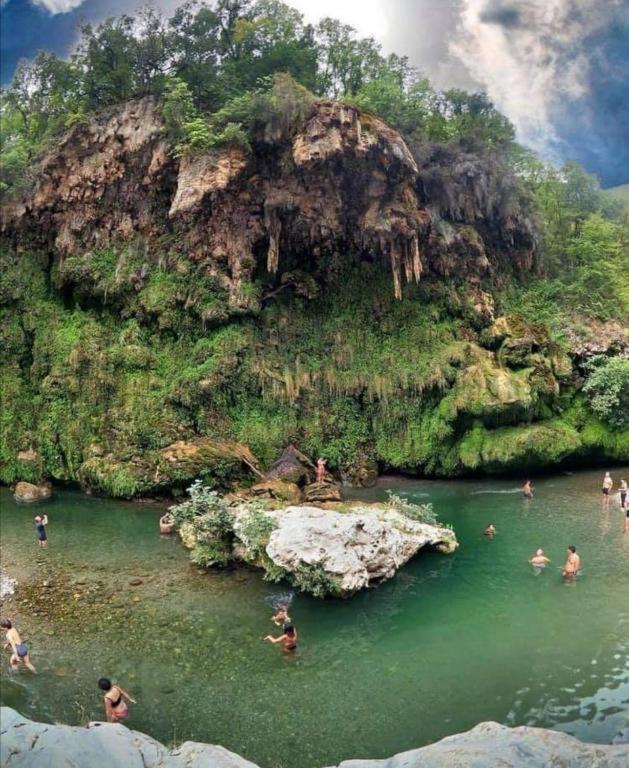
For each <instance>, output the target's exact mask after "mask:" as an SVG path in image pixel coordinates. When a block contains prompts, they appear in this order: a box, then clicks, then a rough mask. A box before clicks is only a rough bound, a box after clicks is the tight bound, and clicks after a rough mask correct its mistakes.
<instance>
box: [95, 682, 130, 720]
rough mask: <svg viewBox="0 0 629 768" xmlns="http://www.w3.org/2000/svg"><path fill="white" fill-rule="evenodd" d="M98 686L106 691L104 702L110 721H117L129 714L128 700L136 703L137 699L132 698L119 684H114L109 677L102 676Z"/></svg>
mask: <svg viewBox="0 0 629 768" xmlns="http://www.w3.org/2000/svg"><path fill="white" fill-rule="evenodd" d="M98 687H99V688H100V689H101V691H105V695H104V696H103V702H104V704H105V715H106V717H107V722H108V723H117V722H119V721H120V720H124V719H125V718H126V717H128V716H129V707H128V706H127V702H128V701H129V702H131V703H132V704H135V703H136V702H135V699H132V698H131V696H129V694H128V693H127V692H126V691H125V690H124V689H123V688H121V687H120V686H119V685H114V684H113V683H112V682H111V680H109V679H108V678H107V677H101V678H100V680H99V681H98Z"/></svg>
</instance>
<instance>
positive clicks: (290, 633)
mask: <svg viewBox="0 0 629 768" xmlns="http://www.w3.org/2000/svg"><path fill="white" fill-rule="evenodd" d="M282 630H283V633H282V634H281V635H280V636H279V637H272V636H271V635H267V636H266V637H265V638H264V639H265V640H268V641H269V642H270V643H273V644H275V643H281V644H282V650H283V651H286V652H287V653H292V652H293V651H296V650H297V630H296V629H295V627H294V626H293V625H292V624H291V622H290V621H287V622H286V623H285V624H284V626H283V627H282Z"/></svg>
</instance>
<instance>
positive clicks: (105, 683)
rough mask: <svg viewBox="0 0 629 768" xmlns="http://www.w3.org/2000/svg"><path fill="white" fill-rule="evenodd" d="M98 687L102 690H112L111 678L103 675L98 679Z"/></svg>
mask: <svg viewBox="0 0 629 768" xmlns="http://www.w3.org/2000/svg"><path fill="white" fill-rule="evenodd" d="M98 687H99V688H100V689H101V690H102V691H110V690H111V680H110V679H109V678H107V677H101V678H100V680H99V681H98Z"/></svg>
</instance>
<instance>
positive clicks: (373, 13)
mask: <svg viewBox="0 0 629 768" xmlns="http://www.w3.org/2000/svg"><path fill="white" fill-rule="evenodd" d="M287 1H288V4H289V5H292V6H293V7H294V8H297V9H298V10H299V11H301V12H302V13H303V14H304V17H305V19H306V21H307V22H308V23H310V24H316V23H317V22H318V21H319V20H320V19H323V18H325V17H326V16H331V17H332V18H333V19H339V20H340V21H342V22H344V23H345V24H349V25H350V26H352V27H354V29H356V30H357V31H358V32H359V33H360V34H361V35H364V36H367V37H370V36H373V37H375V38H377V39H378V40H382V38H383V37H384V36H385V35H386V32H387V14H386V10H385V8H386V3H383V2H382V0H343V1H342V2H340V1H339V0H287Z"/></svg>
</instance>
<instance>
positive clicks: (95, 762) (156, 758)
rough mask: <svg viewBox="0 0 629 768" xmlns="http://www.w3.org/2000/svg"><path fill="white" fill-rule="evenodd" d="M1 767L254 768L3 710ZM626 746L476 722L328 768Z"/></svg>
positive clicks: (621, 759)
mask: <svg viewBox="0 0 629 768" xmlns="http://www.w3.org/2000/svg"><path fill="white" fill-rule="evenodd" d="M0 719H1V721H2V739H1V740H0V765H2V766H9V765H11V766H12V768H37V767H38V766H42V765H48V766H66V765H68V766H69V765H80V766H81V768H102V766H104V765H106V766H107V768H257V766H255V765H254V764H253V763H251V762H249V761H248V760H245V759H244V758H243V757H240V756H239V755H236V754H235V753H233V752H229V751H228V750H227V749H225V748H224V747H220V746H215V745H213V744H200V743H199V742H195V741H186V742H184V743H183V744H182V745H181V746H179V747H176V748H174V749H172V750H170V751H168V750H167V749H166V747H164V746H163V745H162V744H160V743H159V742H158V741H155V739H152V738H151V737H150V736H145V735H144V734H143V733H140V732H139V731H131V730H129V729H128V728H126V727H125V726H124V725H121V724H119V723H116V724H114V723H90V724H89V725H88V726H87V727H83V726H69V725H50V724H49V723H37V722H34V721H33V720H29V719H28V718H26V717H23V716H22V715H20V714H19V713H18V712H16V711H15V710H14V709H11V708H10V707H2V709H1V712H0ZM628 761H629V745H627V744H619V745H611V746H608V745H604V744H586V743H583V742H581V741H578V740H577V739H575V738H574V737H573V736H568V735H567V734H565V733H557V732H555V731H549V730H546V729H544V728H528V727H521V728H507V727H506V726H504V725H498V723H480V724H479V725H477V726H476V727H475V728H472V730H471V731H467V733H461V734H457V735H455V736H449V737H447V738H445V739H442V740H441V741H438V742H437V743H435V744H430V745H429V746H427V747H422V748H421V749H415V750H411V751H409V752H403V753H400V754H399V755H395V756H394V757H391V758H388V759H384V760H375V759H367V760H344V761H343V762H342V763H340V764H338V765H337V766H330V768H468V767H472V766H474V767H475V768H491V767H492V766H501V767H502V768H538V767H539V768H542V767H543V766H551V765H552V766H553V767H554V768H577V766H579V767H580V766H583V768H586V766H587V768H590V767H591V768H625V766H626V765H627V763H628Z"/></svg>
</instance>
